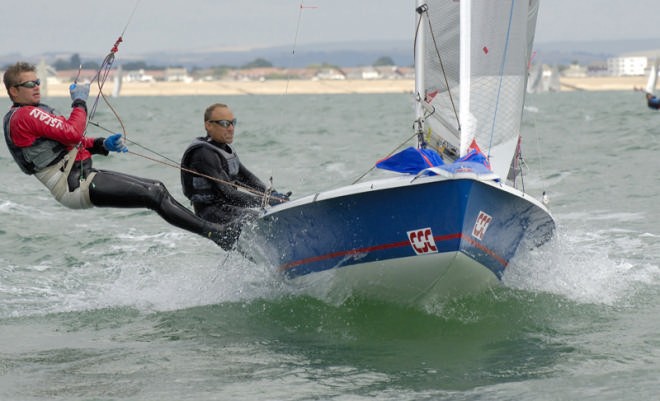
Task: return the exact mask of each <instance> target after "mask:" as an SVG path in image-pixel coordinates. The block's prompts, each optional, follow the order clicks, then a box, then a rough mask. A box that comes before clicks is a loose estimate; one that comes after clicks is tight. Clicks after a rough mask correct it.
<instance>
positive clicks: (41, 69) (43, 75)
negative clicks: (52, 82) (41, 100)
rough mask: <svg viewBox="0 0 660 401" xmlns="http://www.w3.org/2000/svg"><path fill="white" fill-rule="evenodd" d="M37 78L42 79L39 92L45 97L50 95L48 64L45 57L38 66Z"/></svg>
mask: <svg viewBox="0 0 660 401" xmlns="http://www.w3.org/2000/svg"><path fill="white" fill-rule="evenodd" d="M37 78H39V79H40V80H41V84H39V93H40V94H41V96H43V97H48V66H47V65H46V61H45V60H44V59H41V61H40V62H39V65H38V66H37Z"/></svg>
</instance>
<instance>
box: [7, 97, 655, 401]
mask: <svg viewBox="0 0 660 401" xmlns="http://www.w3.org/2000/svg"><path fill="white" fill-rule="evenodd" d="M216 101H222V102H226V103H229V104H230V105H231V106H232V108H233V109H234V112H235V114H236V116H237V117H238V119H239V125H238V130H237V132H238V136H237V140H236V143H235V144H236V146H237V148H238V151H239V153H240V155H241V158H242V160H243V161H244V162H245V163H246V164H247V165H248V166H249V167H250V168H251V169H252V170H253V171H254V172H255V173H257V174H258V175H259V176H261V177H262V178H266V179H267V178H268V177H270V176H272V177H273V179H274V183H275V186H276V187H277V188H278V189H281V190H292V191H294V196H295V195H296V194H298V195H303V194H306V193H309V192H312V191H315V190H319V189H323V188H326V187H328V186H333V185H339V184H346V183H350V182H351V181H353V179H355V178H356V177H358V176H359V175H361V174H362V173H363V172H364V171H366V170H367V169H368V168H369V166H370V164H371V163H373V161H375V160H377V159H379V158H380V157H382V156H383V155H385V154H387V153H388V152H389V151H391V150H392V149H393V148H394V147H395V146H396V145H398V144H399V143H401V142H403V141H404V140H405V139H406V138H407V137H409V136H410V135H411V130H410V129H411V124H412V122H411V116H412V103H411V100H410V98H409V96H408V95H404V94H395V95H332V96H328V95H318V96H293V95H288V96H261V97H259V96H236V97H155V98H146V97H135V98H119V99H115V100H113V105H114V106H115V107H116V108H117V110H118V111H119V114H120V115H121V117H122V119H123V121H124V123H125V124H126V127H127V130H128V137H129V139H131V140H133V141H136V142H138V143H139V144H141V145H143V146H145V147H147V148H149V149H152V150H155V151H157V152H159V153H161V154H162V155H165V156H167V157H169V158H172V159H174V160H178V159H179V157H180V155H181V152H182V151H183V149H184V148H185V146H186V145H187V144H188V143H189V141H190V140H191V139H192V137H194V136H195V135H199V134H201V133H202V123H201V121H202V112H203V109H204V108H205V107H206V106H207V105H208V104H210V103H213V102H216ZM50 103H51V104H52V105H56V106H58V107H60V108H61V109H62V110H67V105H68V103H69V102H68V101H67V100H66V99H52V101H51V102H50ZM2 104H3V105H5V106H8V105H9V103H8V101H7V100H5V101H4V103H2ZM528 105H529V107H528V110H527V112H526V116H525V128H524V135H525V138H524V141H525V142H524V143H525V145H526V147H525V153H526V154H525V156H526V159H527V162H528V164H529V167H530V168H531V171H530V174H529V175H528V176H527V178H526V186H527V189H528V190H529V191H530V192H532V193H536V194H538V193H540V192H541V191H542V190H547V191H548V193H549V194H550V197H551V209H552V212H553V214H554V215H555V217H556V219H557V221H558V224H559V227H558V232H557V236H556V238H555V239H554V240H553V241H552V242H551V243H550V244H547V245H546V246H545V247H543V248H541V249H538V250H536V251H533V252H528V253H522V254H520V255H518V257H517V258H516V259H515V260H514V261H513V263H512V264H511V266H510V267H509V269H508V270H507V272H506V274H505V276H504V280H503V285H502V287H501V288H497V289H495V290H494V291H492V292H488V293H485V294H481V295H479V296H474V297H470V298H465V299H458V300H454V301H450V302H446V303H443V304H435V305H425V306H424V307H421V308H419V309H407V308H402V307H397V306H393V305H386V304H379V303H373V302H366V301H362V300H356V299H351V300H348V301H347V302H345V303H343V304H336V303H333V302H328V301H327V300H323V299H314V298H311V297H308V296H305V295H300V294H298V293H297V292H296V289H295V288H291V287H290V286H288V285H287V284H286V283H283V282H282V281H280V279H279V278H278V277H277V276H276V275H274V274H273V273H271V272H270V271H269V269H268V268H267V267H266V266H259V265H254V264H251V263H249V262H246V261H244V260H243V259H241V258H240V257H239V256H238V255H233V254H226V253H224V252H222V251H221V250H219V249H218V248H217V247H216V246H214V245H212V244H211V243H209V242H208V241H206V240H204V239H201V238H197V237H196V236H194V235H192V234H188V233H186V232H183V231H181V230H178V229H175V228H173V227H170V226H168V225H167V224H166V223H164V222H163V221H162V220H160V218H158V217H157V216H156V215H155V214H153V213H151V212H148V211H143V210H120V209H93V210H87V211H71V210H67V209H65V208H63V207H61V206H59V205H58V204H57V203H56V202H55V201H54V200H52V199H51V197H50V195H49V194H48V193H47V191H46V190H45V189H44V188H42V187H41V186H40V184H39V183H38V182H37V181H36V180H35V179H34V178H31V177H26V176H24V175H22V173H20V172H19V170H18V168H17V167H16V166H15V165H14V163H13V161H12V160H11V158H10V157H9V155H8V152H7V150H6V148H5V147H4V146H2V147H1V150H0V179H1V180H2V183H3V185H2V186H0V337H1V338H2V341H0V399H2V400H19V401H22V400H362V399H378V400H512V399H516V400H576V399H581V400H646V399H657V397H658V396H657V394H658V393H660V383H659V381H658V377H660V334H659V333H660V319H659V318H658V316H660V306H659V305H660V268H659V264H660V240H659V237H658V236H659V235H660V233H659V231H658V223H659V222H660V220H659V219H660V213H659V211H660V206H659V204H660V202H658V199H659V198H660V174H659V173H658V170H659V169H660V166H659V165H658V163H657V161H656V157H657V155H658V153H659V152H660V128H659V125H660V113H658V112H653V111H651V110H648V109H646V108H645V105H644V102H643V99H641V96H640V95H639V93H635V92H632V91H630V92H605V93H580V92H575V93H553V94H541V95H533V96H531V97H530V98H529V99H528ZM97 121H98V122H100V123H102V124H103V125H106V126H108V127H110V128H112V129H115V130H117V129H119V125H118V123H117V122H116V120H115V119H114V117H113V116H112V114H111V113H110V112H109V111H108V109H107V108H105V107H103V106H102V105H100V106H99V112H98V114H97ZM90 134H91V135H96V134H102V133H99V132H98V130H97V129H91V130H90ZM131 150H133V151H136V152H139V153H144V154H147V153H146V152H143V151H142V150H141V149H140V148H139V147H138V146H136V145H131ZM96 166H97V167H101V168H107V169H117V170H121V171H125V172H132V173H135V174H138V175H142V176H148V177H154V178H159V179H161V180H162V181H164V182H165V184H166V185H167V186H168V188H170V190H171V192H172V193H174V194H175V195H176V196H177V198H179V199H180V200H182V201H183V200H184V198H183V196H182V193H181V189H180V184H179V179H178V171H177V170H176V169H174V168H172V167H168V166H165V165H162V164H159V163H156V162H153V161H150V160H147V159H143V158H140V157H136V156H134V155H114V156H112V157H109V158H102V157H101V158H98V159H97V161H96Z"/></svg>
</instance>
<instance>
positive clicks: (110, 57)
mask: <svg viewBox="0 0 660 401" xmlns="http://www.w3.org/2000/svg"><path fill="white" fill-rule="evenodd" d="M140 1H141V0H136V1H135V5H134V6H133V10H132V11H131V14H130V15H129V17H128V20H127V21H126V25H124V29H122V31H121V34H120V35H119V37H118V38H117V40H116V41H115V43H114V45H113V46H112V48H111V49H110V52H109V53H108V54H107V55H106V56H105V58H104V59H103V62H102V63H101V66H100V67H99V69H98V71H97V72H96V74H95V75H94V77H93V78H92V82H94V81H96V82H97V84H98V88H99V93H98V94H97V95H96V99H95V100H94V104H93V106H92V109H91V112H90V114H89V115H88V124H89V120H91V119H92V118H94V115H95V114H96V108H97V106H98V102H99V99H103V101H104V103H105V104H106V105H107V106H108V107H109V108H110V110H111V111H112V113H113V114H114V116H115V118H117V120H118V121H119V124H120V125H121V128H122V133H123V135H124V138H126V127H125V126H124V122H123V121H122V119H121V117H120V116H119V113H117V111H116V110H115V109H114V107H112V105H111V104H110V101H108V98H107V97H106V96H105V94H104V93H103V86H104V85H105V82H106V80H107V79H108V76H109V75H110V70H111V68H112V63H113V62H114V61H115V54H116V53H117V52H118V51H119V44H120V43H122V42H123V41H124V34H126V30H127V29H128V26H129V25H130V23H131V21H132V20H133V16H134V15H135V12H136V11H137V8H138V5H139V4H140Z"/></svg>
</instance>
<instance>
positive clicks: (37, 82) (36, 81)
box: [14, 79, 41, 89]
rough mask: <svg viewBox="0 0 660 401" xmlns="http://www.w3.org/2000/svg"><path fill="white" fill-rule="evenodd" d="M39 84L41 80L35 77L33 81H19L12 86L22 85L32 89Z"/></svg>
mask: <svg viewBox="0 0 660 401" xmlns="http://www.w3.org/2000/svg"><path fill="white" fill-rule="evenodd" d="M39 85H41V80H40V79H35V80H34V81H25V82H21V83H20V84H16V85H14V87H15V88H17V87H19V86H22V87H24V88H28V89H32V88H34V87H35V86H39Z"/></svg>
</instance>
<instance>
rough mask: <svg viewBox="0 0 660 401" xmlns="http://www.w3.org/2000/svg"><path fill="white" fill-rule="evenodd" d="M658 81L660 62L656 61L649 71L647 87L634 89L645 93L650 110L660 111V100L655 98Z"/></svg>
mask: <svg viewBox="0 0 660 401" xmlns="http://www.w3.org/2000/svg"><path fill="white" fill-rule="evenodd" d="M657 81H658V60H657V59H656V60H654V61H653V64H652V65H651V68H650V69H649V77H648V80H647V81H646V87H644V88H634V90H636V91H643V92H644V96H645V97H646V105H647V106H648V107H649V109H654V110H660V98H658V97H657V96H655V86H656V82H657Z"/></svg>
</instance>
